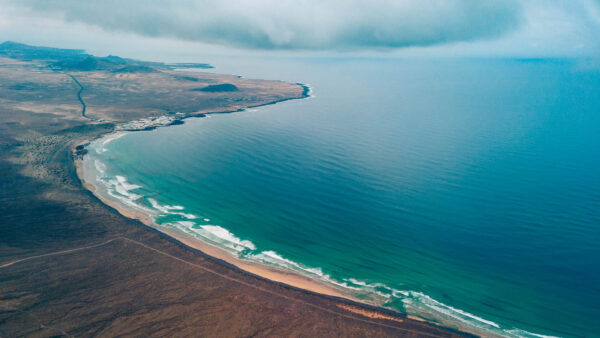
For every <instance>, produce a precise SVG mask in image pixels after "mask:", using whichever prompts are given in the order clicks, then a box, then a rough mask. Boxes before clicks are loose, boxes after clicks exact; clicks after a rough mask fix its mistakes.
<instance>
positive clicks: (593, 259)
mask: <svg viewBox="0 0 600 338" xmlns="http://www.w3.org/2000/svg"><path fill="white" fill-rule="evenodd" d="M209 61H212V60H209ZM212 63H213V64H215V65H216V66H217V68H216V70H215V71H216V72H225V73H235V74H241V75H244V76H247V77H256V78H270V79H284V80H289V81H294V82H303V83H309V84H310V85H311V86H312V88H313V95H314V97H311V98H308V99H304V100H295V101H289V102H284V103H280V104H277V105H272V106H265V107H261V108H258V109H252V110H250V111H246V112H242V113H235V114H225V115H213V116H211V117H210V118H204V119H189V120H187V121H186V123H185V124H184V125H180V126H172V127H168V128H160V129H158V130H155V131H149V132H137V133H129V134H126V135H124V136H122V137H120V138H115V139H113V140H112V141H110V142H104V141H102V142H104V143H102V142H97V143H95V144H93V145H92V146H91V151H90V156H89V158H88V159H89V160H90V161H91V162H90V163H92V162H94V161H95V164H96V167H97V171H98V177H99V178H100V179H101V180H102V181H103V182H104V184H105V185H106V187H107V189H108V191H109V193H111V194H112V195H113V196H115V197H118V198H121V199H122V200H123V201H124V202H125V203H130V204H131V205H133V206H136V207H139V208H145V209H144V210H146V211H147V212H149V213H152V214H153V215H155V217H156V221H157V223H159V224H161V225H162V226H165V227H176V228H179V229H181V230H183V231H186V232H188V233H189V234H190V235H191V236H196V237H199V238H203V239H204V240H206V241H209V242H211V243H213V244H216V245H219V246H221V247H223V248H225V249H226V250H228V251H230V252H232V253H234V254H236V255H238V256H240V257H242V258H246V259H251V260H255V261H260V262H263V263H265V264H271V265H277V266H281V267H285V268H287V269H293V270H295V271H299V272H301V273H304V274H306V275H309V276H312V277H314V278H317V279H320V280H324V281H327V282H330V283H336V284H338V285H339V286H342V287H344V288H346V289H347V290H348V292H351V293H352V294H354V295H356V296H357V297H360V298H363V299H365V300H367V301H370V302H373V303H376V304H380V305H383V306H386V307H390V308H394V309H397V310H401V311H406V312H408V313H411V314H416V315H419V316H421V317H424V318H428V319H430V320H435V321H438V322H440V323H444V324H446V325H451V326H455V327H462V328H464V327H465V326H468V327H471V328H476V329H477V330H478V331H480V332H497V333H502V334H504V335H514V336H527V335H528V333H527V332H533V333H536V334H544V335H558V336H588V337H589V336H598V335H600V324H599V322H598V320H597V318H598V317H599V316H600V287H599V286H598V285H600V244H598V243H599V240H600V169H599V166H600V156H599V155H600V71H599V70H598V68H595V67H594V63H591V62H586V61H574V60H502V59H497V60H425V61H416V60H398V59H335V58H310V59H309V58H304V59H302V58H298V59H291V58H289V59H288V58H279V59H273V60H265V59H262V60H261V59H243V60H242V59H223V60H220V61H219V60H216V61H213V62H212ZM220 63H221V64H220ZM117 175H119V176H120V177H119V178H117V177H116V176H117ZM482 330H483V331H482Z"/></svg>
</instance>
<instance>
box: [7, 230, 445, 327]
mask: <svg viewBox="0 0 600 338" xmlns="http://www.w3.org/2000/svg"><path fill="white" fill-rule="evenodd" d="M117 240H122V241H126V242H130V243H133V244H136V245H139V246H141V247H144V248H146V249H148V250H151V251H154V252H156V253H158V254H160V255H163V256H166V257H169V258H171V259H174V260H176V261H179V262H181V263H184V264H186V265H189V266H191V267H194V268H197V269H200V270H203V271H206V272H208V273H211V274H214V275H217V276H219V277H221V278H224V279H227V280H229V281H232V282H234V283H238V284H241V285H244V286H247V287H250V288H253V289H256V290H260V291H263V292H265V293H268V294H271V295H274V296H278V297H282V298H285V299H287V300H289V301H292V302H297V303H301V304H304V305H306V306H309V307H312V308H314V309H317V310H321V311H325V312H327V313H330V314H333V315H336V316H340V317H344V318H347V319H351V320H356V321H359V322H363V323H367V324H371V325H376V326H382V327H387V328H391V329H396V330H398V331H403V332H407V333H413V334H418V335H421V336H424V337H443V336H440V335H437V334H434V333H430V332H423V331H418V330H411V329H405V328H402V327H398V326H395V325H390V324H385V323H381V322H377V321H372V320H368V319H364V318H359V317H355V316H352V315H348V314H344V313H340V312H337V311H334V310H331V309H328V308H326V307H323V306H319V305H316V304H313V303H311V302H308V301H305V300H302V299H296V298H294V297H290V296H287V295H284V294H282V293H279V292H277V291H273V290H270V289H267V288H264V287H261V286H258V285H254V284H252V283H249V282H246V281H243V280H241V279H238V278H235V277H232V276H229V275H227V274H223V273H220V272H218V271H215V270H213V269H210V268H207V267H205V266H202V265H200V264H196V263H192V262H190V261H187V260H185V259H182V258H179V257H177V256H174V255H172V254H169V253H167V252H164V251H162V250H159V249H156V248H153V247H151V246H149V245H147V244H144V243H142V242H138V241H136V240H134V239H131V238H127V237H123V236H120V237H115V238H111V239H109V240H107V241H104V242H101V243H98V244H93V245H87V246H83V247H79V248H73V249H69V250H62V251H56V252H51V253H47V254H43V255H36V256H30V257H26V258H22V259H18V260H15V261H12V262H8V263H5V264H3V265H0V269H2V268H7V267H9V266H12V265H14V264H18V263H21V262H25V261H29V260H34V259H37V258H42V257H50V256H58V255H64V254H69V253H74V252H78V251H83V250H86V249H92V248H97V247H100V246H104V245H107V244H109V243H112V242H114V241H117Z"/></svg>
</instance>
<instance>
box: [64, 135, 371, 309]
mask: <svg viewBox="0 0 600 338" xmlns="http://www.w3.org/2000/svg"><path fill="white" fill-rule="evenodd" d="M109 135H111V134H109ZM106 136H107V135H104V136H103V137H106ZM83 164H84V161H83V160H75V168H76V172H77V176H78V177H79V180H80V181H81V185H82V187H83V188H84V189H86V190H88V191H89V192H90V193H91V194H92V195H94V196H95V197H96V198H98V199H99V200H100V201H101V202H102V203H104V204H105V205H107V206H109V207H111V208H112V209H114V210H115V211H116V212H117V213H119V214H121V215H122V216H124V217H127V218H129V219H133V220H137V221H139V222H141V223H142V224H144V225H145V226H146V227H149V228H151V229H153V230H156V231H159V232H161V233H163V234H165V235H167V236H169V237H171V238H173V239H175V240H176V241H177V242H179V243H181V244H183V245H185V246H187V247H190V248H192V249H195V250H198V251H201V252H203V253H204V254H206V255H208V256H210V257H213V258H216V259H217V260H219V261H224V262H226V263H228V264H230V265H232V266H235V267H236V268H238V269H240V270H243V271H245V272H247V273H249V274H251V275H256V276H258V277H261V278H264V279H267V280H270V281H273V282H276V283H282V284H285V285H288V286H291V287H295V288H299V289H303V290H307V291H311V292H314V293H318V294H324V295H327V296H332V297H336V298H345V299H347V300H350V301H352V302H357V303H361V304H366V305H371V304H367V303H362V302H360V301H359V300H358V299H355V298H352V297H351V296H349V295H346V294H344V293H342V292H341V291H339V290H336V288H334V287H333V286H329V285H326V284H325V283H321V282H319V281H316V280H314V279H312V278H310V277H307V276H303V275H301V274H298V273H294V272H287V271H283V270H280V269H277V268H275V267H269V266H267V265H263V264H260V263H255V262H251V261H246V260H243V259H240V258H237V257H235V256H233V255H232V254H230V253H229V252H227V251H225V250H223V249H221V248H219V247H217V246H214V245H212V244H209V243H206V242H204V241H202V240H200V239H197V238H192V237H190V236H188V235H186V234H184V233H183V232H181V231H180V230H177V229H169V228H166V227H161V226H159V225H158V224H156V223H155V222H154V220H153V219H152V217H151V216H150V215H148V214H146V213H144V212H142V211H138V210H132V208H127V207H125V206H123V205H122V204H120V203H119V202H118V201H117V200H116V199H110V198H108V197H106V196H104V195H102V194H100V193H98V188H97V186H96V185H94V184H93V183H90V182H89V181H88V180H86V177H85V174H84V168H83Z"/></svg>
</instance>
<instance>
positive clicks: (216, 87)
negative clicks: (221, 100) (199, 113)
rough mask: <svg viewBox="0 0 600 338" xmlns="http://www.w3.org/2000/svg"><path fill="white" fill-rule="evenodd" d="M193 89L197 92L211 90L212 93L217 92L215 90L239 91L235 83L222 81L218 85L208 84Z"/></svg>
mask: <svg viewBox="0 0 600 338" xmlns="http://www.w3.org/2000/svg"><path fill="white" fill-rule="evenodd" d="M192 91H196V92H210V93H215V92H237V91H238V87H236V86H235V85H233V84H231V83H222V84H217V85H208V86H206V87H202V88H194V89H192Z"/></svg>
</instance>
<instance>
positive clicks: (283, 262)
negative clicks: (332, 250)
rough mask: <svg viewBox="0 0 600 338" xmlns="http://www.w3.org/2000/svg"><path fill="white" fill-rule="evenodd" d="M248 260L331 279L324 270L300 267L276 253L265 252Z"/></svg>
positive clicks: (249, 256)
mask: <svg viewBox="0 0 600 338" xmlns="http://www.w3.org/2000/svg"><path fill="white" fill-rule="evenodd" d="M246 258H250V259H253V260H257V261H260V262H263V263H268V264H272V265H277V266H280V267H284V268H288V269H291V270H294V271H298V270H300V271H304V272H307V273H309V274H311V275H315V276H317V277H319V278H323V277H327V278H328V277H329V276H327V275H325V274H324V273H323V270H321V268H309V267H305V266H303V265H300V264H298V263H296V262H294V261H291V260H289V259H286V258H283V257H282V256H280V255H279V254H277V253H276V252H275V251H263V252H261V253H259V254H256V255H248V256H246Z"/></svg>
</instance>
